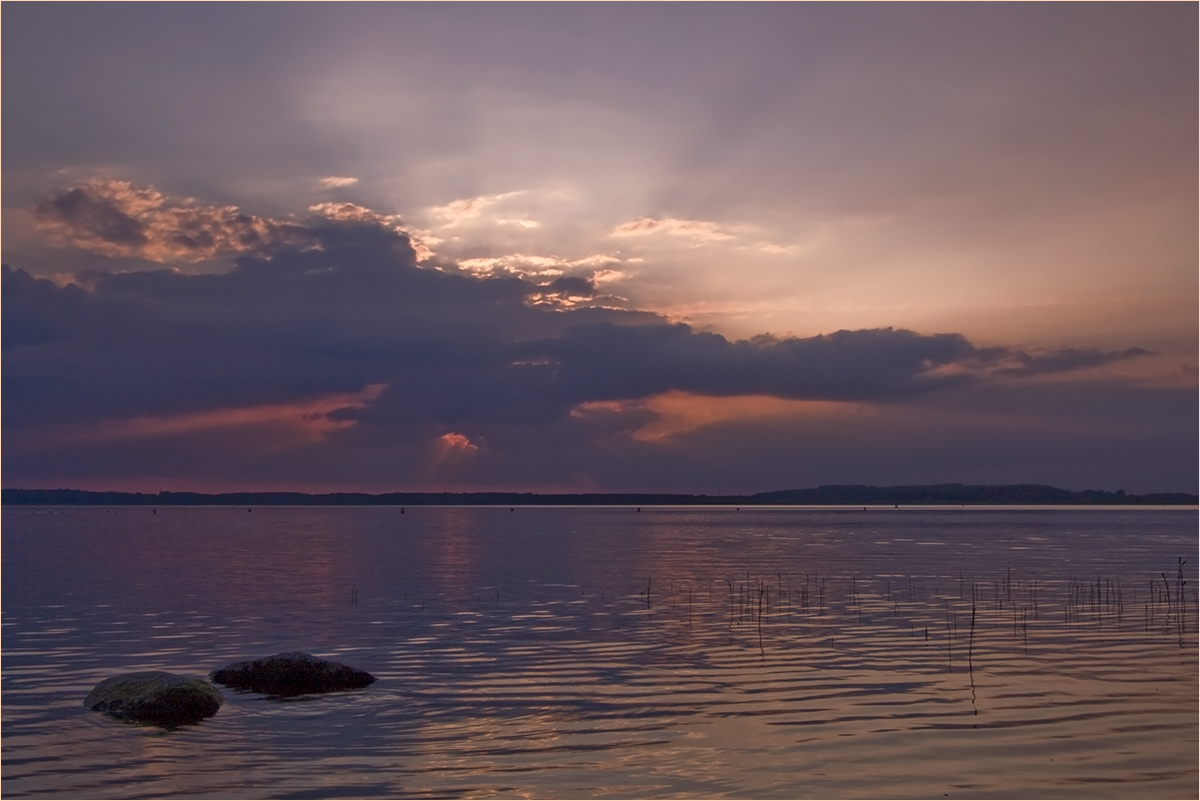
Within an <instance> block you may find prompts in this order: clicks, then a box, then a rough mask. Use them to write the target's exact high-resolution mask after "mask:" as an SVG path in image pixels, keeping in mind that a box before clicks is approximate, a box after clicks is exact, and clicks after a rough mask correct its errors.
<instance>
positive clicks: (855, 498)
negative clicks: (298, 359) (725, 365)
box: [0, 484, 1200, 506]
mask: <svg viewBox="0 0 1200 801" xmlns="http://www.w3.org/2000/svg"><path fill="white" fill-rule="evenodd" d="M0 492H2V494H0V500H2V502H3V503H5V504H25V505H45V506H70V505H80V506H255V505H257V506H657V505H679V506H717V505H719V506H770V505H781V506H791V505H796V506H800V505H833V506H840V505H856V506H857V505H868V506H869V505H879V504H889V505H896V504H920V505H928V504H958V505H963V504H989V505H990V504H1062V505H1070V504H1078V505H1144V504H1151V505H1191V506H1195V505H1197V502H1198V501H1200V498H1198V497H1197V496H1195V495H1189V494H1187V493H1183V492H1156V493H1149V494H1147V495H1127V494H1126V493H1125V491H1124V490H1117V491H1116V492H1106V491H1104V490H1084V491H1083V492H1072V491H1071V490H1064V489H1059V488H1057V487H1047V486H1045V485H1042V484H1006V485H1002V486H984V485H970V484H931V485H925V486H912V487H872V486H866V485H863V484H834V485H827V486H821V487H816V488H815V489H795V490H778V491H775V492H759V493H756V494H754V495H681V494H664V493H555V494H541V493H536V492H388V493H383V494H380V495H370V494H367V493H362V492H333V493H328V494H324V495H309V494H306V493H301V492H226V493H220V494H215V495H207V494H203V493H199V492H159V493H157V494H147V493H141V492H88V491H85V490H72V489H52V490H42V489H6V490H3V491H0Z"/></svg>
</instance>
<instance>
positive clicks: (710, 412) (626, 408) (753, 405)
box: [571, 391, 862, 442]
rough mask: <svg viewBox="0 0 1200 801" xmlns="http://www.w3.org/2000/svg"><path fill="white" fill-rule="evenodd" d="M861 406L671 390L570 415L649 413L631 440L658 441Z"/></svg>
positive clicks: (589, 406)
mask: <svg viewBox="0 0 1200 801" xmlns="http://www.w3.org/2000/svg"><path fill="white" fill-rule="evenodd" d="M861 406H862V404H857V403H845V402H837V401H807V400H787V399H784V398H775V397H771V396H768V395H734V396H729V397H714V396H709V395H694V394H692V393H690V392H678V391H672V392H666V393H663V394H661V395H654V396H651V397H649V398H644V399H641V400H631V401H592V402H588V403H581V404H580V405H578V406H576V407H575V408H574V409H572V410H571V415H572V416H573V417H579V418H586V417H589V416H592V415H599V414H629V413H632V412H650V413H652V414H654V416H655V419H654V420H652V421H651V422H649V423H646V424H645V425H643V426H641V427H639V428H637V429H635V430H634V431H633V432H632V433H630V437H631V438H633V439H635V440H638V441H641V442H660V441H663V440H666V439H670V438H671V437H673V436H675V435H676V434H682V433H686V432H688V431H694V430H696V429H698V428H703V427H705V426H710V425H715V424H717V423H724V422H729V421H750V420H756V421H761V420H768V419H782V418H797V417H815V416H828V415H833V414H843V413H846V412H849V411H853V410H855V409H858V408H859V407H861Z"/></svg>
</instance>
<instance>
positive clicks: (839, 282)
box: [0, 3, 1200, 493]
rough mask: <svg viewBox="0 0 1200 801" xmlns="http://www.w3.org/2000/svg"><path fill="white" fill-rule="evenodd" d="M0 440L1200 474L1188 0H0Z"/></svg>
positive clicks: (125, 467) (1107, 482)
mask: <svg viewBox="0 0 1200 801" xmlns="http://www.w3.org/2000/svg"><path fill="white" fill-rule="evenodd" d="M0 14H2V21H3V25H2V32H3V72H2V80H3V94H2V97H3V112H4V117H3V119H4V125H3V132H2V136H3V160H2V165H3V258H4V262H5V264H6V265H8V268H7V269H6V270H5V273H4V279H3V280H4V284H3V326H4V330H3V385H2V391H3V432H4V438H3V460H4V463H3V483H4V485H5V486H10V487H12V486H26V487H59V486H73V487H84V488H90V489H109V488H111V489H136V490H145V491H155V490H158V489H159V488H165V489H196V490H224V489H248V490H253V489H299V490H311V491H322V490H341V489H360V490H365V491H389V490H402V489H462V490H467V489H521V490H525V489H528V490H614V491H618V490H646V491H656V490H663V491H687V492H707V493H712V492H718V491H721V492H753V491H760V490H773V489H783V488H790V487H802V486H814V485H817V484H822V483H874V484H892V483H932V482H952V481H961V482H969V483H976V482H979V483H1018V482H1039V483H1050V484H1056V485H1059V486H1064V487H1068V488H1072V489H1084V488H1098V489H1117V488H1124V489H1126V490H1127V491H1190V492H1194V491H1195V490H1196V484H1197V447H1196V443H1197V437H1198V430H1197V330H1198V320H1197V308H1198V303H1200V297H1198V296H1200V289H1198V280H1197V275H1198V272H1197V263H1198V248H1197V242H1198V226H1197V219H1198V212H1200V207H1198V203H1197V191H1196V178H1197V172H1198V164H1197V117H1198V104H1197V95H1198V83H1197V62H1198V55H1197V38H1196V30H1197V23H1198V19H1197V16H1198V12H1197V6H1196V5H1195V4H1194V3H1129V4H1124V3H1099V4H1092V3H1065V4H1026V3H1019V4H944V3H936V4H911V5H910V4H862V5H859V4H852V3H836V4H808V3H768V4H752V3H734V4H715V3H714V4H686V3H671V4H661V5H660V4H641V3H632V4H576V3H571V4H540V3H539V4H528V5H526V4H509V3H491V4H481V5H476V4H470V3H450V4H428V5H425V4H374V3H371V4H342V3H327V4H320V3H308V4H282V3H271V4H197V5H189V4H184V3H169V4H168V3H138V4H112V3H97V4H80V5H74V4H60V3H7V4H4V6H3V9H2V10H0Z"/></svg>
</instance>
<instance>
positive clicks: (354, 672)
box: [209, 651, 375, 696]
mask: <svg viewBox="0 0 1200 801" xmlns="http://www.w3.org/2000/svg"><path fill="white" fill-rule="evenodd" d="M209 678H211V679H212V680H213V681H215V682H216V683H217V684H224V685H225V686H227V687H234V688H237V689H239V690H250V691H252V692H257V693H263V694H265V695H279V696H292V695H307V694H309V693H329V692H336V691H338V690H356V689H359V688H361V687H366V686H367V685H369V684H372V683H374V681H375V677H374V676H372V675H371V674H370V673H367V672H366V671H365V670H359V669H358V668H352V667H349V666H347V665H343V664H342V663H340V662H330V661H328V660H325V659H317V658H316V657H315V656H312V655H311V654H306V653H302V652H300V651H292V652H290V653H284V654H275V655H274V656H268V657H264V658H263V659H255V660H253V661H250V662H234V663H233V664H230V665H226V666H225V667H223V668H220V669H219V670H214V671H213V672H212V673H210V674H209Z"/></svg>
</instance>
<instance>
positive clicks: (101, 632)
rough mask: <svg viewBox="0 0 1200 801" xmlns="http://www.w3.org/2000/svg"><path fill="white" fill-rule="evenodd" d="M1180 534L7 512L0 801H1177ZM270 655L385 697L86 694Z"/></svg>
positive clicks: (585, 517) (597, 516)
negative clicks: (163, 701) (128, 702)
mask: <svg viewBox="0 0 1200 801" xmlns="http://www.w3.org/2000/svg"><path fill="white" fill-rule="evenodd" d="M1196 535H1197V513H1196V511H1195V510H1194V509H1193V510H1172V511H1166V510H1162V511H1155V510H1142V509H1139V510H1114V509H1105V510H1098V509H1087V510H1046V509H1041V510H1013V509H1006V510H966V509H963V510H919V509H900V510H893V509H873V510H871V511H867V512H864V511H862V510H861V509H858V510H855V511H849V510H817V509H755V510H744V511H740V512H739V511H735V510H733V509H718V510H691V509H678V508H676V509H651V508H646V509H644V510H643V511H642V512H640V513H638V512H636V511H635V510H634V509H626V508H602V509H594V508H571V509H561V508H560V509H546V508H518V509H516V510H515V511H509V510H508V509H507V508H504V509H493V508H475V509H466V508H409V509H408V510H407V513H406V514H401V513H400V510H399V509H390V508H299V509H296V508H265V507H256V508H254V509H253V511H249V510H247V509H246V508H227V507H221V508H180V507H174V508H160V509H158V510H157V512H152V510H151V509H148V508H146V509H139V508H128V507H127V508H105V507H96V508H77V509H71V508H20V507H9V508H5V509H4V510H3V584H2V588H3V642H2V646H3V681H2V700H3V713H2V714H3V726H2V743H3V771H2V776H3V778H2V787H0V790H2V792H3V795H4V797H6V798H27V797H40V798H55V797H57V798H62V797H69V798H148V797H192V798H203V797H220V798H331V797H357V798H373V797H429V796H437V797H447V796H453V797H461V796H501V797H542V798H545V797H556V798H576V797H578V798H583V797H587V798H594V797H608V798H628V797H638V798H649V797H672V796H675V797H677V796H687V797H740V798H775V797H786V798H801V797H817V798H840V797H859V798H865V797H876V798H877V797H921V798H943V797H948V798H959V797H1005V798H1015V797H1036V798H1102V797H1114V798H1151V797H1176V798H1195V797H1197V791H1198V775H1197V747H1198V743H1197V720H1198V708H1197V629H1196V621H1197V594H1196V586H1197V580H1196V570H1195V568H1196V561H1197V560H1196V552H1197V538H1196ZM1180 557H1183V558H1185V559H1187V563H1186V564H1185V565H1184V566H1183V578H1184V579H1185V580H1186V582H1187V583H1186V584H1184V585H1182V586H1181V585H1180V583H1179V575H1178V570H1179V564H1178V560H1179V558H1180ZM1163 574H1165V578H1164V575H1163ZM647 590H648V592H647ZM1168 592H1169V594H1168ZM972 609H974V615H973V614H972ZM972 618H974V622H973V623H972ZM285 650H305V651H308V652H310V653H313V654H316V655H318V656H322V657H326V658H332V659H337V660H339V661H342V662H345V663H347V664H350V665H354V666H356V667H361V668H363V669H365V670H368V671H370V672H371V673H373V674H374V675H376V676H377V677H378V678H379V681H378V682H377V683H376V684H374V685H372V686H371V687H370V688H368V689H366V690H361V691H355V692H348V693H336V694H331V695H324V696H314V697H306V698H302V699H299V700H292V701H286V702H281V701H278V700H273V699H269V698H265V697H262V696H259V695H255V694H241V693H236V692H233V691H225V697H226V704H225V706H224V707H222V709H221V711H220V712H219V713H217V715H216V716H215V717H213V718H210V719H209V720H207V721H205V722H204V723H202V724H199V725H196V726H188V727H183V728H180V729H176V730H162V729H158V728H153V727H142V726H136V725H130V724H124V723H120V722H117V721H114V720H112V719H110V718H108V717H106V716H104V715H100V714H97V713H94V712H89V711H87V710H86V709H84V708H83V706H82V699H83V697H84V695H86V693H87V692H88V690H90V689H91V687H92V686H93V685H94V684H95V683H96V682H98V681H100V680H101V679H103V678H106V677H108V676H111V675H114V674H115V673H119V672H124V671H129V670H142V669H152V668H153V669H162V670H169V671H173V672H178V673H183V674H188V675H194V676H203V675H205V674H207V673H208V671H210V670H212V669H214V668H216V667H219V666H221V665H224V664H226V663H228V662H230V661H234V660H239V659H248V658H255V657H260V656H266V655H269V654H272V653H276V652H279V651H285Z"/></svg>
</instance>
